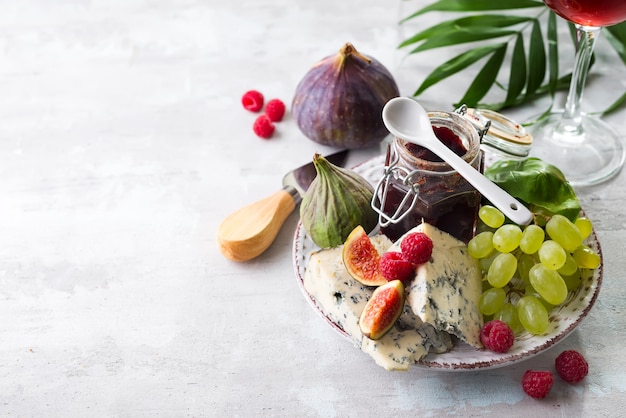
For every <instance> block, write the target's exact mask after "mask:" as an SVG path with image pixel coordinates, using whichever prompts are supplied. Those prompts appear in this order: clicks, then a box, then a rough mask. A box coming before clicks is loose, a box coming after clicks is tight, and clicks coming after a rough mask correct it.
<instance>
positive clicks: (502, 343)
mask: <svg viewBox="0 0 626 418" xmlns="http://www.w3.org/2000/svg"><path fill="white" fill-rule="evenodd" d="M480 341H482V343H483V344H484V345H485V347H487V348H488V349H489V350H491V351H495V352H496V353H506V352H507V351H509V348H511V346H513V342H514V341H515V336H514V335H513V331H512V330H511V328H510V327H509V326H508V325H507V324H506V322H503V321H500V320H497V319H494V320H492V321H489V322H487V323H486V324H485V325H483V328H482V329H481V330H480Z"/></svg>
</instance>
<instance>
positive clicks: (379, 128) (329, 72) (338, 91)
mask: <svg viewBox="0 0 626 418" xmlns="http://www.w3.org/2000/svg"><path fill="white" fill-rule="evenodd" d="M399 95H400V92H399V90H398V86H397V84H396V82H395V80H394V78H393V76H392V75H391V73H390V72H389V71H388V70H387V69H386V68H385V67H384V66H383V65H382V64H381V63H380V62H378V61H377V60H375V59H374V58H371V57H366V56H364V55H362V54H361V53H359V52H358V51H357V50H356V49H355V48H354V46H352V44H350V43H347V44H345V45H344V46H343V47H342V48H341V50H340V51H339V53H337V54H335V55H331V56H328V57H326V58H324V59H322V60H321V61H320V62H318V63H317V64H315V65H314V66H313V67H312V68H311V69H310V70H309V71H308V72H307V74H306V75H305V76H304V78H303V79H302V80H301V81H300V83H299V84H298V86H297V88H296V93H295V96H294V98H293V103H292V106H291V113H292V115H293V116H294V118H295V119H296V123H297V124H298V127H299V128H300V130H301V131H302V133H303V134H304V135H305V136H306V137H307V138H309V139H311V140H312V141H315V142H317V143H319V144H322V145H329V146H334V147H340V148H349V149H356V148H365V147H369V146H372V145H376V144H378V143H380V142H381V141H382V140H383V139H384V138H385V137H386V136H387V135H389V132H388V131H387V128H385V125H384V123H383V119H382V110H383V107H384V106H385V104H386V103H387V102H388V101H389V100H390V99H392V98H394V97H398V96H399Z"/></svg>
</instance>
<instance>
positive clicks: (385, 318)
mask: <svg viewBox="0 0 626 418" xmlns="http://www.w3.org/2000/svg"><path fill="white" fill-rule="evenodd" d="M403 309H404V285H403V284H402V282H401V281H400V280H392V281H390V282H388V283H387V284H384V285H382V286H380V287H377V288H376V290H374V293H372V297H371V298H370V300H368V301H367V304H366V305H365V308H364V309H363V312H361V318H360V319H359V327H360V328H361V332H362V333H363V335H365V336H366V337H368V338H369V339H371V340H377V339H379V338H381V337H382V336H383V335H385V334H386V333H387V331H389V330H390V329H391V327H392V326H393V324H395V323H396V321H397V320H398V318H399V317H400V314H402V311H403Z"/></svg>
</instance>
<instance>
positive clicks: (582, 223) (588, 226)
mask: <svg viewBox="0 0 626 418" xmlns="http://www.w3.org/2000/svg"><path fill="white" fill-rule="evenodd" d="M574 225H576V228H578V231H579V232H580V236H581V237H582V238H583V241H584V240H586V239H587V238H588V237H589V235H591V231H593V224H592V223H591V221H590V220H589V218H585V217H584V216H581V217H580V218H578V219H576V221H575V222H574Z"/></svg>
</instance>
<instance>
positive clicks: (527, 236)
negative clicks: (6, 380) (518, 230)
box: [519, 225, 546, 254]
mask: <svg viewBox="0 0 626 418" xmlns="http://www.w3.org/2000/svg"><path fill="white" fill-rule="evenodd" d="M545 237H546V234H545V232H544V231H543V228H542V227H540V226H538V225H528V226H527V227H526V228H524V232H523V233H522V238H521V239H520V242H519V248H520V250H522V251H523V252H525V253H526V254H534V253H536V252H537V251H539V247H541V244H542V243H543V240H544V239H545Z"/></svg>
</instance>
